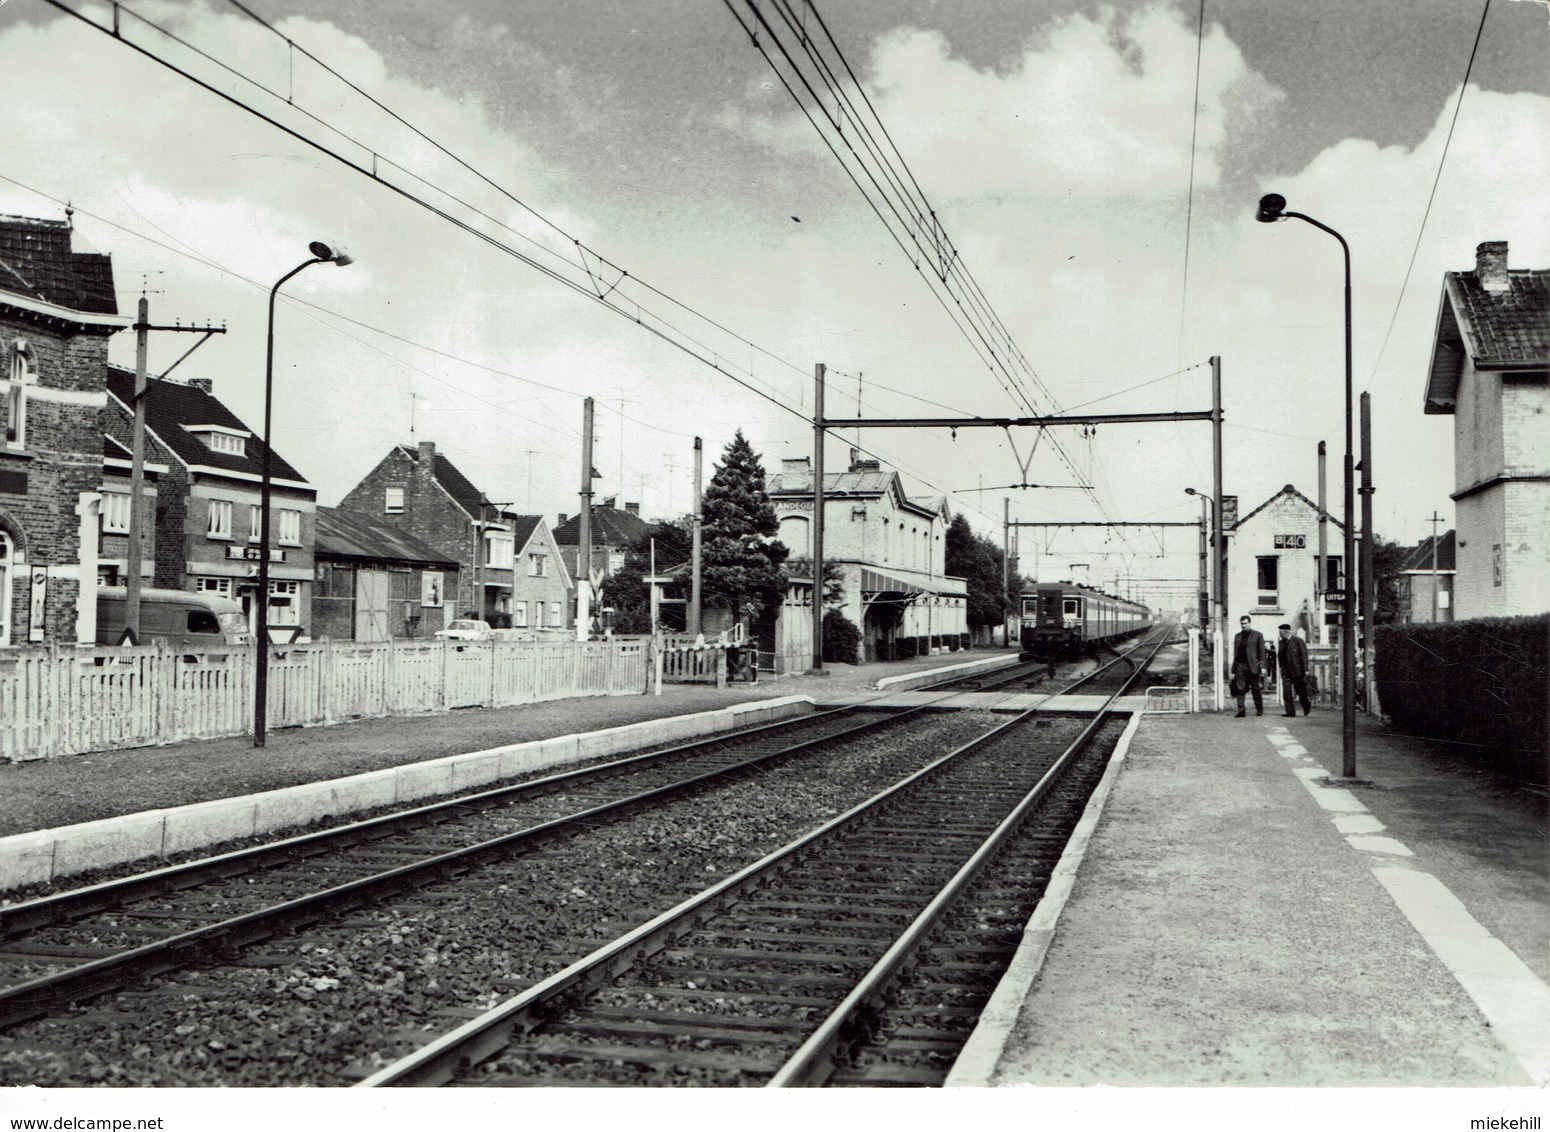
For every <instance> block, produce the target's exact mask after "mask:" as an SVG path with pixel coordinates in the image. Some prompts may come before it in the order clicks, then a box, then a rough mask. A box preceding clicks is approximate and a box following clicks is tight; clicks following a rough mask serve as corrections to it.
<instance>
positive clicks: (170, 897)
mask: <svg viewBox="0 0 1550 1132" xmlns="http://www.w3.org/2000/svg"><path fill="white" fill-rule="evenodd" d="M917 713H918V709H917V710H911V711H885V712H876V711H867V710H864V709H851V708H846V709H840V710H835V711H828V712H821V713H818V714H816V715H812V716H805V717H802V718H800V719H798V720H792V721H785V722H783V723H776V724H767V725H764V726H760V727H756V728H750V729H746V730H743V731H739V732H734V733H730V734H723V735H717V736H714V737H712V738H709V739H706V740H703V741H700V742H697V743H689V744H683V745H680V746H676V747H672V748H669V749H667V750H663V751H657V752H652V753H649V754H644V755H635V756H631V757H628V758H624V759H619V760H615V761H613V762H609V763H605V764H602V765H598V766H593V767H588V768H584V769H580V770H573V771H568V772H565V773H561V774H556V775H550V776H547V777H544V778H540V779H537V780H534V781H530V782H525V783H519V784H516V785H511V786H505V787H500V788H497V789H493V790H486V791H482V792H480V793H477V794H472V795H467V796H463V797H459V798H454V799H449V800H445V801H440V802H437V803H434V804H431V805H426V806H419V807H415V808H412V809H408V810H404V811H400V812H397V813H391V814H386V815H382V816H379V817H374V818H369V819H367V820H364V821H358V822H352V823H349V824H346V825H342V826H336V827H333V828H330V829H325V830H321V831H318V832H313V833H307V834H303V835H301V836H297V837H292V838H288V839H285V840H282V841H279V842H274V843H271V844H266V845H260V846H256V847H252V848H247V849H242V850H237V851H234V852H231V853H226V854H222V855H219V856H215V857H210V858H204V859H200V860H197V861H192V862H188V863H186V864H181V865H174V866H169V867H166V868H161V869H156V870H153V871H151V872H148V873H143V874H139V875H136V876H131V877H126V878H122V879H118V880H112V881H106V882H103V883H101V884H96V885H91V886H88V887H86V888H82V889H76V890H72V891H67V892H63V893H60V894H57V895H53V896H48V897H44V898H40V899H37V900H31V901H26V902H23V903H19V904H15V905H10V906H8V907H5V908H0V1029H6V1028H10V1027H14V1026H16V1025H19V1024H22V1023H25V1022H28V1021H31V1020H34V1019H37V1018H41V1017H44V1016H47V1015H48V1014H50V1013H53V1012H57V1011H60V1010H62V1009H64V1008H66V1007H68V1006H70V1005H72V1004H75V1003H79V1002H84V1001H87V1000H90V999H92V998H95V997H98V996H100V995H103V994H106V993H109V992H112V991H116V990H122V989H124V988H127V987H132V986H135V985H137V984H139V983H140V982H142V981H143V980H145V979H147V978H150V977H154V976H158V975H164V974H166V973H168V972H171V971H175V970H178V969H180V968H184V967H188V966H192V965H197V964H203V963H208V962H211V961H216V962H225V961H230V960H231V959H233V958H234V957H235V956H237V955H238V954H239V953H240V952H241V951H242V950H243V949H245V948H248V947H251V946H252V945H254V944H257V943H261V942H262V941H264V940H267V939H270V938H272V937H274V936H277V935H281V934H284V933H287V932H292V931H295V930H297V929H299V928H304V927H306V926H307V925H310V924H316V923H319V922H323V921H326V920H329V919H334V918H337V917H340V916H342V915H345V914H347V913H349V912H351V911H353V910H355V909H358V908H361V907H366V906H370V905H374V904H377V903H379V902H381V901H384V900H388V899H392V898H394V897H398V896H402V895H404V894H406V893H412V892H413V891H415V890H416V889H419V888H422V887H424V886H426V885H429V884H433V883H437V882H440V881H443V880H446V879H448V878H451V877H456V876H460V875H463V874H466V873H469V872H471V871H473V870H476V869H479V868H480V867H482V866H484V865H486V864H488V863H490V862H492V861H496V860H501V859H504V858H507V857H510V856H511V855H513V854H517V853H522V852H526V851H529V850H531V849H533V848H534V847H536V846H538V845H541V844H543V843H544V842H545V841H547V840H550V839H553V838H555V837H570V836H573V835H574V834H576V833H577V832H578V831H579V830H581V829H584V828H586V827H587V826H589V825H592V824H596V823H600V822H606V821H610V820H614V819H617V818H618V817H620V816H622V815H624V814H627V813H629V812H632V811H637V810H639V809H641V808H643V807H649V806H652V805H656V804H660V803H661V802H663V801H664V800H666V799H670V798H674V797H682V796H684V795H686V794H688V793H689V792H692V791H696V790H704V789H709V788H712V787H715V786H717V785H720V784H725V783H727V782H728V781H731V780H733V779H734V778H735V777H736V776H738V775H743V774H747V773H751V772H755V771H757V770H759V769H761V768H767V767H769V766H772V765H775V764H777V763H779V762H781V761H783V760H786V759H790V758H793V757H798V756H803V755H813V754H816V753H820V752H823V751H825V750H827V749H829V748H831V747H833V746H834V745H835V744H837V743H842V742H844V741H847V740H851V739H855V738H857V737H859V736H863V735H869V734H876V733H879V732H884V731H887V730H888V729H891V728H895V727H898V726H900V725H902V724H904V723H905V722H906V721H907V720H908V719H910V718H911V717H912V716H914V715H916V714H917Z"/></svg>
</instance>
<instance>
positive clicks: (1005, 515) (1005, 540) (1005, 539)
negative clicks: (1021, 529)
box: [1001, 495, 1012, 648]
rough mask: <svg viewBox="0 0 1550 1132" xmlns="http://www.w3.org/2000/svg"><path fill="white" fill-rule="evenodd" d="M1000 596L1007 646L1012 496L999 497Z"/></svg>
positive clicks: (1010, 626)
mask: <svg viewBox="0 0 1550 1132" xmlns="http://www.w3.org/2000/svg"><path fill="white" fill-rule="evenodd" d="M1001 596H1002V597H1004V598H1006V600H1007V607H1006V612H1005V613H1004V614H1003V615H1002V617H1001V644H1002V647H1003V648H1004V647H1006V646H1009V645H1010V644H1011V643H1012V641H1011V629H1012V605H1011V601H1012V497H1011V496H1010V495H1003V496H1002V497H1001Z"/></svg>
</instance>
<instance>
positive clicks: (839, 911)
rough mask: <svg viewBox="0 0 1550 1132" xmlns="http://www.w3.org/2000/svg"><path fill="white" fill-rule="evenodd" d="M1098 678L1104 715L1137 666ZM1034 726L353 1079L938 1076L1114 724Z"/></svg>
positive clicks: (892, 793) (933, 771)
mask: <svg viewBox="0 0 1550 1132" xmlns="http://www.w3.org/2000/svg"><path fill="white" fill-rule="evenodd" d="M1162 643H1163V642H1162V640H1161V639H1158V640H1156V641H1155V642H1154V644H1153V645H1152V648H1151V655H1155V653H1156V651H1157V649H1158V648H1160V647H1161V644H1162ZM1147 659H1148V660H1150V656H1148V658H1147ZM1116 667H1119V668H1124V669H1126V675H1125V676H1124V677H1123V679H1122V680H1121V683H1120V687H1119V689H1118V690H1117V691H1116V692H1115V693H1114V695H1113V696H1112V697H1111V699H1110V704H1112V702H1113V700H1114V699H1117V698H1118V696H1119V695H1121V694H1123V692H1124V690H1125V689H1126V688H1128V687H1129V686H1130V685H1131V684H1132V683H1134V682H1135V680H1136V679H1137V678H1138V677H1139V675H1140V674H1141V672H1142V671H1143V669H1144V667H1145V665H1144V663H1143V664H1139V665H1138V664H1133V663H1130V662H1128V661H1125V660H1123V659H1121V660H1117V661H1115V662H1114V663H1113V664H1111V665H1110V666H1108V668H1109V669H1113V668H1116ZM1040 723H1041V721H1040V720H1038V719H1037V718H1036V717H1035V716H1034V714H1033V713H1031V712H1029V713H1024V714H1022V715H1020V716H1017V717H1016V718H1014V719H1012V720H1009V721H1007V722H1005V723H1002V724H1000V725H998V726H997V727H995V728H993V729H991V730H990V731H988V732H987V733H986V734H984V735H982V736H980V737H978V738H976V739H974V740H973V741H971V742H970V743H967V744H965V745H964V746H962V747H960V748H959V749H957V750H955V751H953V752H951V753H950V754H948V755H946V756H944V757H942V758H941V759H939V760H937V761H935V762H933V763H932V764H931V765H930V766H928V767H925V768H923V769H921V770H919V771H917V772H915V773H914V774H912V775H910V776H908V777H907V778H905V779H904V780H902V781H901V782H899V783H897V784H895V785H894V786H892V787H890V788H889V789H888V790H886V791H883V792H882V793H880V794H879V795H877V796H876V797H874V798H872V799H870V800H868V801H866V802H863V803H861V804H860V805H858V806H856V807H854V808H852V809H851V810H850V811H848V812H847V813H845V814H842V815H840V816H839V817H837V818H835V819H834V820H833V821H831V822H829V823H827V824H826V825H824V826H822V827H821V828H819V829H817V830H814V831H813V832H811V833H809V834H807V835H806V836H804V837H801V838H799V839H797V840H796V841H794V842H792V843H791V844H789V845H787V846H785V847H784V848H782V849H780V850H778V851H777V852H775V853H772V854H770V855H769V856H767V857H765V858H764V859H762V860H760V861H758V862H755V863H754V864H752V865H750V866H748V867H747V868H745V869H743V870H740V871H739V872H737V873H736V874H734V875H732V876H730V877H728V878H726V879H725V880H723V881H721V882H719V883H717V884H715V885H712V886H711V887H709V888H708V889H706V890H704V891H703V892H700V893H698V894H697V895H695V896H693V897H691V898H690V899H688V900H686V901H684V902H683V903H682V904H680V905H679V906H678V907H677V908H674V909H672V910H671V911H669V912H667V913H664V914H663V915H661V916H658V917H656V918H655V919H653V920H651V921H649V922H647V923H645V924H642V925H640V926H638V927H636V928H634V929H632V930H631V931H629V932H626V933H625V934H624V935H622V936H620V937H618V938H617V939H615V940H614V941H612V942H611V943H608V944H606V945H605V946H603V947H600V948H597V949H596V950H594V951H593V952H592V953H591V954H590V955H588V956H587V957H585V958H584V959H582V960H579V961H578V962H576V963H573V964H571V965H570V966H569V967H567V968H566V969H564V970H563V971H560V972H558V973H556V974H555V975H553V976H552V977H550V978H548V979H545V980H543V981H542V982H540V983H538V984H537V985H535V986H533V987H531V988H529V989H528V990H526V991H524V992H522V993H520V994H518V995H516V996H515V997H513V998H511V999H508V1000H507V1001H506V1002H504V1003H502V1004H500V1005H498V1006H496V1007H495V1008H493V1009H492V1010H489V1011H487V1012H485V1013H484V1014H482V1015H480V1016H479V1017H478V1018H475V1019H472V1020H470V1021H469V1022H467V1023H465V1024H464V1025H462V1026H460V1027H458V1028H457V1029H455V1030H453V1031H451V1032H450V1033H448V1034H445V1035H443V1036H442V1037H440V1038H438V1039H436V1040H435V1041H433V1042H431V1043H430V1044H429V1045H427V1046H425V1047H423V1048H422V1049H421V1050H419V1051H416V1052H415V1053H413V1054H411V1055H409V1056H408V1057H405V1058H402V1059H400V1060H399V1061H397V1062H395V1063H393V1064H392V1065H389V1066H386V1067H384V1068H383V1069H381V1070H379V1071H378V1072H376V1073H374V1074H373V1075H371V1076H370V1077H369V1078H367V1080H366V1081H364V1082H363V1084H364V1085H367V1086H385V1085H401V1084H440V1083H445V1082H448V1081H452V1080H460V1081H465V1082H467V1083H473V1084H510V1083H517V1084H541V1085H556V1084H604V1083H607V1084H631V1085H639V1084H669V1085H681V1084H710V1085H730V1084H757V1083H764V1084H769V1085H777V1086H784V1085H811V1084H825V1083H833V1084H837V1085H846V1084H850V1085H856V1084H864V1085H875V1084H914V1085H918V1084H933V1083H940V1080H941V1078H942V1076H943V1075H945V1073H946V1071H947V1069H948V1068H949V1067H950V1066H951V1062H952V1059H953V1057H954V1056H955V1055H956V1050H957V1048H958V1046H959V1045H961V1043H962V1041H963V1040H965V1039H966V1037H967V1034H968V1031H969V1029H971V1028H972V1019H974V1018H977V1017H978V1013H979V1009H980V1007H981V1006H982V1005H983V1001H984V998H985V996H988V994H989V993H990V991H991V990H992V989H993V987H994V985H995V982H996V980H997V979H998V978H999V975H1000V971H1001V970H1002V969H1003V968H1004V965H1005V962H1006V960H1007V959H1008V957H1009V956H1010V954H1011V952H1012V951H1013V950H1014V949H1015V947H1016V936H1017V935H1018V933H1019V932H1020V929H1021V925H1022V923H1023V922H1025V921H1026V919H1027V916H1028V914H1029V913H1030V912H1031V910H1032V906H1033V904H1035V903H1037V899H1038V896H1039V894H1040V893H1041V892H1042V889H1043V883H1044V878H1047V876H1048V873H1049V870H1051V869H1052V868H1053V866H1054V863H1055V860H1056V859H1058V856H1059V852H1060V847H1061V846H1063V844H1064V838H1065V836H1066V835H1067V834H1068V833H1069V829H1070V827H1071V826H1072V825H1074V824H1075V821H1076V818H1077V816H1078V815H1079V814H1080V812H1081V808H1082V806H1083V805H1084V804H1085V798H1086V792H1087V791H1090V789H1091V785H1092V784H1093V783H1095V782H1096V780H1097V777H1098V776H1099V775H1100V774H1101V772H1102V766H1103V764H1104V763H1105V761H1106V758H1107V751H1106V750H1104V749H1098V750H1096V751H1095V750H1094V743H1095V741H1096V740H1098V739H1099V737H1100V736H1102V735H1105V733H1108V734H1109V735H1112V734H1113V732H1114V724H1113V723H1112V721H1111V720H1110V716H1109V712H1108V710H1107V706H1106V708H1105V710H1102V711H1100V712H1098V713H1097V714H1096V715H1095V716H1094V717H1093V719H1092V721H1091V723H1089V724H1088V726H1087V727H1086V728H1085V729H1083V730H1082V732H1081V734H1080V735H1079V736H1078V737H1077V739H1076V741H1074V742H1072V743H1071V744H1069V745H1068V746H1065V747H1064V749H1063V750H1062V749H1061V745H1060V744H1052V743H1048V742H1040V741H1039V732H1040V730H1041V728H1040Z"/></svg>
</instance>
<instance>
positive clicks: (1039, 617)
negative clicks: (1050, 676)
mask: <svg viewBox="0 0 1550 1132" xmlns="http://www.w3.org/2000/svg"><path fill="white" fill-rule="evenodd" d="M1154 622H1155V616H1154V614H1153V613H1152V611H1151V610H1150V609H1148V608H1147V607H1146V606H1145V605H1143V604H1141V603H1140V602H1136V601H1130V600H1128V599H1126V598H1122V597H1115V596H1113V595H1112V594H1106V593H1104V592H1103V591H1102V590H1095V589H1092V588H1090V587H1088V586H1078V585H1075V584H1074V583H1071V582H1045V583H1043V584H1041V585H1037V586H1035V587H1033V589H1031V590H1028V591H1025V592H1024V593H1023V595H1022V655H1023V656H1024V657H1025V658H1027V657H1037V658H1039V659H1045V660H1047V659H1054V658H1060V657H1073V656H1080V655H1082V654H1083V653H1089V652H1095V651H1097V649H1098V648H1099V647H1100V646H1102V645H1105V644H1112V643H1113V642H1115V641H1120V640H1123V639H1124V638H1126V637H1131V636H1134V635H1135V634H1137V633H1141V632H1144V631H1146V630H1147V629H1150V628H1151V627H1152V625H1153V624H1154Z"/></svg>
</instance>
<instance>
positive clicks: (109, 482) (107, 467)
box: [97, 435, 172, 586]
mask: <svg viewBox="0 0 1550 1132" xmlns="http://www.w3.org/2000/svg"><path fill="white" fill-rule="evenodd" d="M132 468H133V454H132V453H131V452H130V450H129V446H128V445H127V444H120V443H119V442H118V441H116V440H114V439H113V438H112V437H111V436H107V435H104V436H103V438H102V505H101V507H100V508H99V515H98V527H97V529H98V532H99V537H98V540H97V582H98V584H100V585H104V586H122V585H124V584H125V579H126V578H127V577H128V576H129V495H130V491H129V487H130V475H131V471H132ZM171 470H172V469H171V468H170V467H168V466H167V465H166V464H158V463H155V462H154V461H150V460H147V461H145V463H144V472H145V479H144V481H143V482H142V484H141V486H140V493H141V495H142V497H143V498H144V500H145V514H147V515H154V514H156V509H157V501H158V499H159V497H160V493H161V480H162V477H164V476H166V475H167V473H168V472H170V471H171ZM140 578H141V580H142V581H143V582H144V584H145V585H147V586H151V585H155V584H156V526H155V524H154V523H153V524H151V525H150V526H149V527H148V528H147V529H146V530H145V531H143V532H141V537H140Z"/></svg>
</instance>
